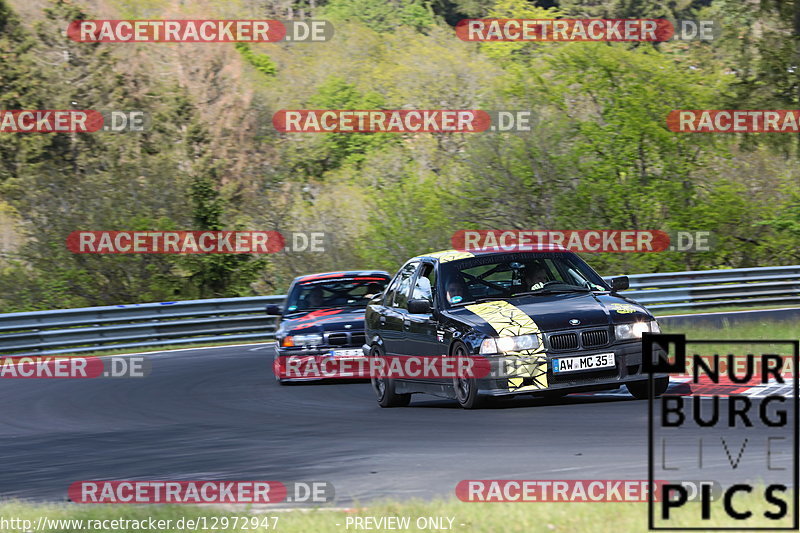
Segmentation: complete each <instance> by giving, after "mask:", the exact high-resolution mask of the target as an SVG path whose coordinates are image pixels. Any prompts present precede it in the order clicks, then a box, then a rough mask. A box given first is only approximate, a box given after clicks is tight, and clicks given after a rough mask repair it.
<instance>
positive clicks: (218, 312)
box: [0, 265, 800, 355]
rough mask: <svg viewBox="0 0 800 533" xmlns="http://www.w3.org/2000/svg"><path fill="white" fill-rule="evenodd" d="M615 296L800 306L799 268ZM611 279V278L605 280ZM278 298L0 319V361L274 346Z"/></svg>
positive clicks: (681, 281)
mask: <svg viewBox="0 0 800 533" xmlns="http://www.w3.org/2000/svg"><path fill="white" fill-rule="evenodd" d="M629 278H630V282H631V288H630V290H627V291H623V292H622V293H621V294H623V295H625V296H629V297H631V298H633V299H635V300H637V301H638V302H640V303H642V304H644V305H646V306H647V307H648V308H649V309H653V310H655V309H679V308H698V307H702V308H712V307H718V306H731V305H735V306H748V305H768V304H782V305H791V304H800V265H795V266H785V267H767V268H741V269H730V270H703V271H693V272H669V273H660V274H636V275H632V276H629ZM607 279H611V278H607ZM283 298H284V296H282V295H277V296H255V297H247V298H218V299H211V300H191V301H184V302H164V303H150V304H132V305H115V306H106V307H86V308H82V309H63V310H56V311H35V312H27V313H7V314H0V355H4V354H10V355H49V354H60V353H84V352H93V351H97V350H107V349H131V348H134V349H135V348H142V347H149V346H172V345H180V344H195V343H211V342H215V343H219V342H232V343H235V342H241V341H261V340H268V339H272V338H274V335H275V329H276V318H277V317H275V316H269V315H267V314H266V306H267V304H271V303H280V302H281V301H282V300H283Z"/></svg>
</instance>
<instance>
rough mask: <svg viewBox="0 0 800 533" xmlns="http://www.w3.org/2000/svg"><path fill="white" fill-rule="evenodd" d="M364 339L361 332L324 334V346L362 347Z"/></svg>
mask: <svg viewBox="0 0 800 533" xmlns="http://www.w3.org/2000/svg"><path fill="white" fill-rule="evenodd" d="M365 340H366V337H365V335H364V333H363V332H361V331H358V332H349V331H348V332H343V333H338V332H337V333H326V334H325V344H327V345H328V346H355V347H358V348H360V347H361V346H363V345H364V342H365Z"/></svg>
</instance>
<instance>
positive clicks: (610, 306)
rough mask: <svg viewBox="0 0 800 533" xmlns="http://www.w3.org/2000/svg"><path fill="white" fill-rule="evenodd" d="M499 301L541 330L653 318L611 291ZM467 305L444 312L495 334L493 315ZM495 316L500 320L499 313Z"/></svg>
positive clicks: (483, 330) (487, 304)
mask: <svg viewBox="0 0 800 533" xmlns="http://www.w3.org/2000/svg"><path fill="white" fill-rule="evenodd" d="M498 301H501V302H506V303H507V304H510V305H512V306H514V307H516V308H517V309H519V310H521V311H522V312H524V313H525V314H526V315H528V316H529V317H530V318H531V319H532V320H533V321H534V322H535V323H536V325H537V326H538V327H539V329H540V330H541V331H546V332H547V331H558V330H563V329H575V328H586V327H592V326H598V327H599V326H608V325H610V324H620V323H626V322H635V321H639V320H650V319H652V316H651V315H650V313H649V312H648V311H647V310H646V309H645V308H644V307H642V306H641V305H640V304H638V303H636V302H634V301H633V300H629V299H626V298H622V297H620V296H614V295H611V294H592V293H588V292H586V293H562V294H548V295H539V296H535V295H531V296H520V297H517V298H508V299H504V300H498ZM489 304H491V302H487V303H486V304H484V305H485V306H486V307H484V309H486V308H487V307H489V308H490V305H489ZM477 305H481V304H477ZM469 307H471V305H467V306H464V307H456V308H453V309H449V310H447V311H446V312H445V315H446V316H449V317H450V318H452V319H454V320H457V321H459V322H463V323H466V324H468V325H470V326H472V327H474V328H475V329H477V330H479V331H481V332H482V333H484V334H486V335H489V336H493V335H496V334H497V331H496V328H494V327H492V324H491V322H493V321H494V320H495V319H494V318H489V319H488V320H487V313H486V312H485V311H480V310H479V309H476V308H473V309H472V310H470V309H469ZM475 311H479V312H477V313H476V312H475ZM495 316H497V315H495ZM497 319H498V320H501V321H502V313H501V314H500V316H499V317H497ZM570 320H579V321H580V323H579V324H574V323H572V324H571V323H570Z"/></svg>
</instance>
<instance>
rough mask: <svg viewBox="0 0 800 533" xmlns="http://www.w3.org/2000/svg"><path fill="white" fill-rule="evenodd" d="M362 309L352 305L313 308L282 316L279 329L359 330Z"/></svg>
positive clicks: (302, 331) (361, 325)
mask: <svg viewBox="0 0 800 533" xmlns="http://www.w3.org/2000/svg"><path fill="white" fill-rule="evenodd" d="M364 311H365V309H364V308H352V307H334V308H331V309H314V310H313V311H309V312H308V313H304V314H297V315H295V314H293V315H291V316H289V317H284V319H283V320H282V321H281V327H280V329H281V331H282V332H285V333H289V332H292V333H320V332H326V331H344V330H349V331H361V330H363V329H364ZM348 326H349V327H348Z"/></svg>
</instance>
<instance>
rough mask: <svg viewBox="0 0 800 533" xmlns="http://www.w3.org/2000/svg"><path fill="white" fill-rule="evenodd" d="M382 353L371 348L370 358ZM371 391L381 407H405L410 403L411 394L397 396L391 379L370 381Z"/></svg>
mask: <svg viewBox="0 0 800 533" xmlns="http://www.w3.org/2000/svg"><path fill="white" fill-rule="evenodd" d="M382 355H383V352H382V351H381V349H380V348H378V347H377V346H375V347H373V348H372V352H371V353H370V357H380V356H382ZM370 382H371V383H372V390H373V391H375V396H376V397H377V399H378V405H380V406H381V407H407V406H408V404H410V403H411V394H397V393H396V392H395V388H394V380H393V379H391V378H382V377H375V378H372V379H370Z"/></svg>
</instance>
